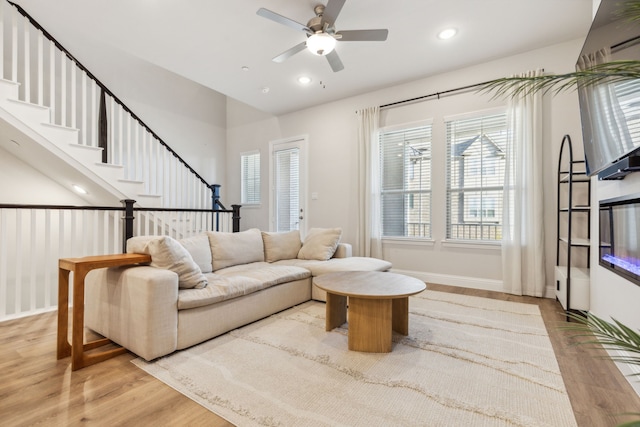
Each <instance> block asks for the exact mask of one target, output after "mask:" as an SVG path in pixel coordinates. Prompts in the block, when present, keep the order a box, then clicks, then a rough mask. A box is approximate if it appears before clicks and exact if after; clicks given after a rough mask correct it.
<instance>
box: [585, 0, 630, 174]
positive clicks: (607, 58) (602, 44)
mask: <svg viewBox="0 0 640 427" xmlns="http://www.w3.org/2000/svg"><path fill="white" fill-rule="evenodd" d="M624 4H625V2H624V1H621V0H602V1H601V3H600V7H599V8H598V12H597V13H596V16H595V18H594V20H593V23H592V25H591V29H590V30H589V33H588V35H587V37H586V39H585V43H584V46H583V48H582V51H581V52H580V57H579V58H578V61H577V63H576V69H577V70H583V69H587V68H589V67H590V66H593V65H596V64H601V63H605V62H612V61H629V60H632V61H640V24H638V22H637V21H636V22H633V21H631V20H629V19H628V17H624V16H621V15H620V8H623V7H625V6H624ZM578 97H579V100H580V116H581V119H582V136H583V143H584V152H585V158H586V163H587V174H588V175H589V176H592V175H595V174H599V177H600V178H601V179H606V178H608V179H621V178H623V177H624V175H625V174H626V173H628V172H629V171H633V170H640V156H638V151H640V79H633V80H626V81H618V82H607V81H604V82H601V83H598V84H595V85H589V84H582V85H581V84H579V85H578ZM625 172H626V173H625Z"/></svg>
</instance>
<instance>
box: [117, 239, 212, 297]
mask: <svg viewBox="0 0 640 427" xmlns="http://www.w3.org/2000/svg"><path fill="white" fill-rule="evenodd" d="M127 252H128V253H138V254H147V255H151V264H150V265H151V266H153V267H158V268H163V269H165V270H171V271H173V272H174V273H176V274H177V275H178V286H179V287H180V288H204V287H205V286H207V278H206V277H204V274H202V271H201V270H200V267H198V264H196V263H195V261H194V260H193V258H191V255H190V254H189V252H188V251H187V250H186V249H185V248H184V247H183V246H182V245H181V244H180V243H178V241H177V240H175V239H174V238H172V237H169V236H136V237H132V238H130V239H129V240H127Z"/></svg>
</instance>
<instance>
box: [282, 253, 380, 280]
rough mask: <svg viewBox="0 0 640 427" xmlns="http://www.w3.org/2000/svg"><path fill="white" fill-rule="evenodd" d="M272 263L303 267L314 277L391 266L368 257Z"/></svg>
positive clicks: (292, 260) (376, 269) (293, 260)
mask: <svg viewBox="0 0 640 427" xmlns="http://www.w3.org/2000/svg"><path fill="white" fill-rule="evenodd" d="M274 265H292V266H296V267H301V268H305V269H307V270H309V271H310V272H311V274H312V275H313V276H314V277H315V276H319V275H321V274H326V273H333V272H334V271H387V270H389V269H390V268H391V267H392V264H391V263H390V262H389V261H385V260H382V259H378V258H368V257H349V258H331V259H330V260H328V261H317V260H303V259H291V260H282V261H278V262H276V263H275V264H274Z"/></svg>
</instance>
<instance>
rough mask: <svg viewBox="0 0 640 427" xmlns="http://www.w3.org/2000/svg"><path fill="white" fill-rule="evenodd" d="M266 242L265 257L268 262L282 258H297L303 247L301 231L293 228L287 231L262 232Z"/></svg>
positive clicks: (263, 239) (263, 240)
mask: <svg viewBox="0 0 640 427" xmlns="http://www.w3.org/2000/svg"><path fill="white" fill-rule="evenodd" d="M262 242H263V244H264V259H265V261H267V262H275V261H280V260H281V259H291V258H297V257H298V252H299V251H300V248H301V247H302V242H301V241H300V231H298V230H293V231H289V232H286V233H269V232H266V231H263V232H262Z"/></svg>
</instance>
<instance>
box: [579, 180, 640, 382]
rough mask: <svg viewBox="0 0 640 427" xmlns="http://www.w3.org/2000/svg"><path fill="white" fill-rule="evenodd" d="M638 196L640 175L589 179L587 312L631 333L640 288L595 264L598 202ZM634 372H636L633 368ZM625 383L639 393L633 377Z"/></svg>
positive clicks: (639, 314)
mask: <svg viewBox="0 0 640 427" xmlns="http://www.w3.org/2000/svg"><path fill="white" fill-rule="evenodd" d="M638 193H640V173H632V174H630V175H628V176H627V177H626V178H625V179H624V180H621V181H598V180H597V178H595V177H594V178H592V201H593V202H592V208H591V313H593V314H595V315H596V316H598V317H601V318H603V319H605V320H610V318H614V319H616V320H619V321H620V322H622V323H624V324H625V325H627V326H629V327H630V328H633V329H635V330H639V329H640V310H638V304H639V302H640V286H638V285H636V284H634V283H632V282H630V281H629V280H627V279H624V278H623V277H621V276H618V275H617V274H615V273H613V272H612V271H609V270H607V269H606V268H604V267H601V266H600V265H599V264H598V262H599V256H600V255H599V250H600V248H599V247H598V246H599V239H598V236H599V223H598V221H599V211H598V202H599V201H600V200H605V199H610V198H613V197H620V196H625V195H628V194H638ZM620 368H621V370H622V372H623V373H625V374H630V373H632V371H631V368H630V367H629V366H622V365H620ZM633 372H634V373H637V372H638V370H637V368H636V370H635V371H633ZM629 382H630V383H631V385H632V386H633V387H634V388H635V390H636V392H637V393H638V394H640V384H639V383H638V381H637V377H633V378H629Z"/></svg>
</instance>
